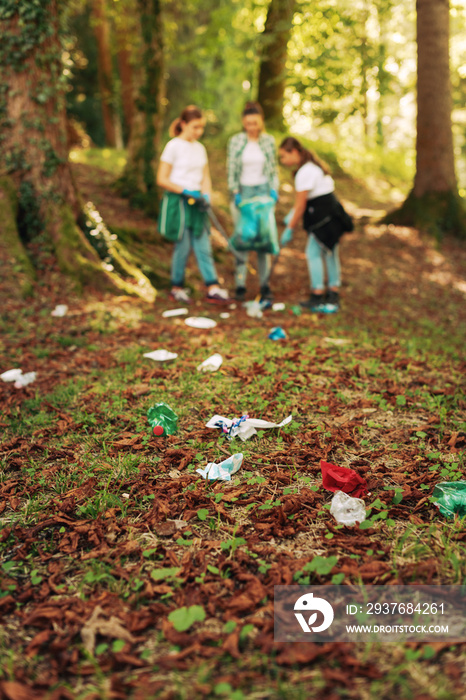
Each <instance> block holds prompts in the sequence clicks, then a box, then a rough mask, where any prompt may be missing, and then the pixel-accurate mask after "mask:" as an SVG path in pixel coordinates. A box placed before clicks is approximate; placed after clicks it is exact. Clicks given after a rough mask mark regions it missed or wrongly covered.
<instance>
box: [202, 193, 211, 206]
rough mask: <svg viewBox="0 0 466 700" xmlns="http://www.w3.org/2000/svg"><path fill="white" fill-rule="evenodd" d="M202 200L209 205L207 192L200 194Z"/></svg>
mask: <svg viewBox="0 0 466 700" xmlns="http://www.w3.org/2000/svg"><path fill="white" fill-rule="evenodd" d="M202 199H205V201H206V202H207V204H210V194H207V192H203V193H202Z"/></svg>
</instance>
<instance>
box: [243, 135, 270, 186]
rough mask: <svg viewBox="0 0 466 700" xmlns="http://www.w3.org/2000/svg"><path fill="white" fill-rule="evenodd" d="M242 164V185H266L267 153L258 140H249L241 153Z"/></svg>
mask: <svg viewBox="0 0 466 700" xmlns="http://www.w3.org/2000/svg"><path fill="white" fill-rule="evenodd" d="M241 164H242V168H241V177H240V179H239V182H240V185H249V186H251V185H265V183H266V182H267V176H266V175H264V165H265V155H264V153H263V152H262V149H261V147H260V146H259V144H258V143H257V141H248V143H247V144H246V146H245V148H244V151H243V152H242V154H241Z"/></svg>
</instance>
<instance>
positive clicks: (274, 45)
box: [257, 0, 296, 129]
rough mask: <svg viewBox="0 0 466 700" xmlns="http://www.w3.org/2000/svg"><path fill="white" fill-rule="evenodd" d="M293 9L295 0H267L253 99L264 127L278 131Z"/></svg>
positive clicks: (281, 116)
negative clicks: (260, 110) (258, 105)
mask: <svg viewBox="0 0 466 700" xmlns="http://www.w3.org/2000/svg"><path fill="white" fill-rule="evenodd" d="M295 6H296V2H295V0H270V5H269V9H268V11H267V19H266V21H265V27H264V31H263V35H262V48H261V62H260V70H259V86H258V91H257V99H258V101H259V103H260V104H261V105H262V108H263V110H264V116H265V120H266V122H267V123H268V125H269V126H271V127H275V128H278V129H280V128H282V127H283V99H284V94H285V85H286V59H287V54H288V41H289V39H290V36H291V26H292V20H293V14H294V10H295Z"/></svg>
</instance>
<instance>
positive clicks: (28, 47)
mask: <svg viewBox="0 0 466 700" xmlns="http://www.w3.org/2000/svg"><path fill="white" fill-rule="evenodd" d="M50 4H51V3H50V0H42V2H37V0H21V2H17V1H16V0H3V2H2V5H1V6H0V22H5V23H6V22H8V21H9V22H11V21H12V20H13V19H14V18H15V17H17V21H18V27H19V28H20V31H19V32H17V31H16V30H14V29H13V30H11V29H6V28H5V25H3V27H2V40H1V42H0V65H3V66H9V67H10V68H12V69H13V70H14V71H17V72H21V71H23V70H26V69H27V63H26V60H27V58H28V57H29V56H30V55H31V54H33V53H34V52H35V51H36V49H37V47H39V46H41V45H42V44H44V43H45V42H46V41H47V40H48V39H49V38H50V37H51V36H52V34H53V31H54V28H53V24H52V23H51V22H50Z"/></svg>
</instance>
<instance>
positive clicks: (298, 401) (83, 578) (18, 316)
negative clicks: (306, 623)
mask: <svg viewBox="0 0 466 700" xmlns="http://www.w3.org/2000/svg"><path fill="white" fill-rule="evenodd" d="M212 160H213V168H212V169H213V174H214V177H213V181H214V187H215V195H214V206H215V208H216V211H217V213H218V215H219V217H220V219H221V220H222V223H223V224H224V225H225V226H226V227H227V229H230V220H229V215H228V207H227V199H226V191H225V182H224V173H223V155H222V154H219V157H218V158H214V159H212V158H211V161H212ZM73 167H74V170H75V175H76V179H77V182H78V184H79V187H80V189H81V191H82V192H83V194H84V196H85V198H86V199H89V200H92V201H93V203H94V204H95V205H96V206H97V208H98V209H99V211H100V212H101V214H102V215H103V217H104V219H105V221H106V222H107V224H108V225H109V227H110V229H111V230H112V231H114V232H117V233H118V235H119V236H120V238H121V239H122V240H123V241H124V242H125V243H126V244H127V245H128V247H129V249H130V250H131V252H132V253H133V254H134V255H135V256H136V258H137V259H139V260H141V261H143V262H144V264H145V265H146V267H147V268H148V269H152V271H153V272H154V271H155V272H156V276H157V279H158V282H159V283H158V288H159V293H158V296H157V299H156V302H155V304H153V305H149V304H148V303H146V302H143V301H141V300H138V299H135V298H132V297H128V296H124V297H123V296H121V297H114V296H113V297H112V296H103V295H97V294H88V295H86V296H84V297H82V296H81V297H79V296H77V295H76V294H74V293H73V292H72V291H71V290H70V289H68V288H67V287H66V285H63V284H62V282H61V281H60V278H59V276H58V274H57V272H56V270H54V268H53V266H50V267H49V269H47V270H46V271H45V272H43V274H42V276H41V279H40V282H38V283H37V285H36V287H35V294H34V296H33V297H32V298H31V299H28V300H27V302H24V301H22V302H20V301H18V300H17V299H15V298H14V297H13V296H9V294H8V290H6V289H4V288H3V289H2V290H1V291H2V294H3V298H4V303H3V304H2V310H1V317H0V319H1V338H0V370H1V372H3V371H5V370H8V369H11V368H13V367H21V368H22V369H23V372H29V371H35V372H37V378H36V381H35V382H34V383H32V384H29V385H28V386H27V387H25V388H22V389H16V388H14V386H13V385H12V384H10V383H4V382H0V401H1V406H2V413H1V417H0V426H1V428H2V431H3V435H2V442H1V445H0V527H1V529H0V567H1V572H2V574H1V579H0V616H1V623H2V624H1V627H0V656H1V659H2V663H1V664H0V698H1V699H2V700H3V699H5V700H30V699H32V700H61V699H63V700H65V699H66V700H69V699H75V698H79V699H80V700H85V699H86V700H94V699H96V698H101V699H113V698H115V699H118V700H119V699H122V700H123V699H126V698H135V699H137V700H149V699H150V698H162V699H164V700H170V699H175V698H180V699H186V700H190V699H191V698H228V699H230V698H232V699H233V700H241V699H242V698H254V699H255V700H262V699H264V700H265V699H269V698H270V699H275V698H276V699H278V698H286V699H288V698H289V699H296V700H298V699H302V700H304V699H307V698H326V699H327V700H337V699H338V698H363V699H365V698H367V699H369V698H373V697H378V698H382V699H387V700H389V699H392V698H394V697H397V698H413V699H415V700H428V699H430V698H432V699H434V698H435V699H437V700H438V699H439V698H442V699H444V700H447V699H452V700H453V699H456V698H462V697H464V688H465V687H466V644H465V643H462V644H454V643H452V642H448V641H447V642H445V641H442V642H429V643H428V644H426V643H423V642H421V641H419V642H407V643H401V642H400V643H396V644H383V643H380V642H353V643H342V642H328V643H284V642H278V641H274V620H273V600H274V586H275V585H285V584H300V583H301V584H308V583H311V584H338V585H342V584H348V585H349V584H360V583H364V584H379V585H394V584H423V585H428V584H429V585H447V584H460V583H464V580H465V576H466V559H465V557H464V547H465V542H466V532H465V529H464V521H461V520H459V519H451V520H448V519H446V518H445V517H443V516H442V515H441V514H440V513H439V512H438V510H437V508H436V507H435V506H434V504H433V502H432V498H431V497H432V491H433V487H434V485H435V484H437V483H439V482H441V481H455V480H458V479H461V478H462V479H464V478H465V476H464V474H465V461H464V448H465V446H466V410H465V409H466V402H465V397H464V376H465V368H466V364H465V361H464V346H465V328H466V304H465V296H466V275H465V269H466V265H465V263H466V247H465V246H464V245H461V244H460V243H458V242H457V241H454V240H450V239H448V240H445V241H443V242H442V244H441V245H437V244H436V242H435V241H433V240H432V239H431V238H429V237H428V236H426V235H425V234H423V233H422V232H419V231H416V230H413V229H408V228H401V227H394V226H386V225H379V224H378V223H377V220H378V219H379V218H380V217H381V215H382V214H383V213H384V211H385V210H386V209H387V207H390V206H391V205H392V204H393V202H391V201H389V199H388V196H387V188H382V186H381V183H377V182H376V181H374V182H372V183H371V184H370V187H368V185H367V183H366V184H364V183H361V182H355V181H354V180H351V179H350V178H348V177H343V178H338V181H337V192H338V193H339V194H340V196H341V197H342V199H343V201H344V202H345V204H346V205H347V207H348V209H349V210H350V211H351V213H352V214H353V215H354V216H355V218H356V221H357V228H356V231H355V232H354V233H353V234H351V235H347V236H345V237H344V238H343V240H342V244H341V258H342V269H343V275H344V283H343V290H342V308H341V311H340V312H339V313H338V314H335V315H332V316H321V315H319V316H318V315H312V314H309V313H302V314H298V313H297V311H298V307H297V306H296V305H297V304H298V302H299V300H300V299H303V298H305V297H306V296H307V294H308V277H307V270H306V265H305V258H304V254H303V249H304V242H305V235H304V233H303V232H301V233H299V234H298V235H297V236H296V240H295V241H294V243H293V245H292V246H290V247H289V248H287V249H285V250H284V251H283V253H282V255H281V257H280V260H279V263H278V264H277V266H276V268H275V271H274V276H273V280H272V287H273V291H274V293H275V300H276V301H282V302H284V303H285V305H286V307H285V310H284V311H277V312H274V311H271V310H270V311H267V312H265V313H264V316H263V318H262V319H252V318H249V317H248V316H247V315H246V312H245V309H244V308H243V307H242V306H241V305H237V306H236V308H234V309H229V310H228V313H229V314H230V316H229V318H226V319H225V318H221V317H220V313H221V312H224V311H225V309H222V308H219V307H215V308H212V307H209V306H208V305H206V304H205V303H204V301H203V291H202V289H201V282H200V278H199V274H198V272H197V269H196V266H195V263H194V262H193V261H191V263H190V265H189V268H188V278H187V283H188V285H189V286H191V287H192V290H193V298H194V304H193V306H192V307H191V311H192V314H191V315H193V316H199V315H203V316H204V315H205V316H208V317H210V318H213V319H214V320H215V321H217V325H216V327H215V328H213V329H211V330H199V329H195V328H190V327H188V326H187V325H185V323H184V319H183V317H180V318H163V317H162V312H163V311H164V310H165V309H167V308H172V306H173V305H172V304H171V303H170V302H169V301H168V289H169V264H170V254H171V248H170V246H169V245H168V244H166V243H164V242H163V241H161V239H160V237H159V236H158V234H157V233H156V231H155V224H154V222H153V221H151V220H149V219H146V218H145V217H144V216H143V215H142V214H141V213H140V212H138V211H135V210H131V209H130V208H129V207H128V205H127V203H126V202H125V201H124V200H122V199H120V198H118V197H117V196H116V195H115V192H114V190H113V188H112V182H113V180H114V177H115V174H114V173H110V172H107V171H104V170H101V169H98V168H95V167H90V166H88V165H83V164H79V163H78V164H75V165H74V166H73ZM281 195H282V196H281V201H280V208H279V213H280V215H282V214H283V213H285V212H286V211H287V210H288V209H289V207H290V205H291V199H292V191H291V187H290V185H284V186H283V189H282V193H281ZM214 246H215V257H216V260H217V266H218V270H219V273H220V274H221V276H222V283H223V284H225V285H226V286H227V287H228V288H229V289H230V290H233V261H232V259H231V255H230V254H229V253H228V251H227V250H225V248H224V247H223V245H222V242H221V239H219V237H218V236H216V235H214ZM154 277H155V275H153V278H154ZM250 279H251V284H250V290H249V292H250V294H249V296H250V298H254V296H255V294H256V291H257V282H256V277H254V276H253V275H251V278H250ZM60 303H66V304H67V305H68V307H69V311H68V314H67V315H66V316H65V317H62V318H56V317H52V316H51V311H52V309H53V308H54V306H55V305H56V304H60ZM274 326H281V327H282V328H283V329H284V330H285V332H286V334H287V338H286V340H281V341H278V342H273V341H271V340H268V339H267V336H268V333H269V331H270V329H271V328H272V327H274ZM158 348H165V349H167V350H170V351H174V352H176V353H178V358H177V359H176V360H175V361H173V362H172V363H168V364H161V363H156V362H154V361H152V360H150V359H147V358H144V357H143V353H145V352H148V351H151V350H155V349H158ZM214 352H219V353H221V354H222V356H223V358H224V362H223V365H222V367H221V369H220V370H219V371H218V372H215V373H213V374H201V373H199V372H197V371H196V368H197V366H198V365H199V363H200V362H202V361H203V360H204V359H206V358H207V357H208V356H209V355H211V354H213V353H214ZM159 401H166V402H167V403H168V404H169V405H170V406H171V407H172V408H173V409H174V410H175V411H176V413H177V414H178V416H179V429H178V432H177V433H176V434H175V435H172V436H169V437H163V438H155V437H153V436H152V434H151V432H150V428H149V426H148V423H147V417H146V413H147V409H148V408H149V407H150V406H152V405H153V404H155V403H157V402H159ZM245 413H248V414H249V416H251V417H254V418H265V419H268V420H271V421H275V422H279V421H281V420H282V419H284V418H285V417H286V416H288V415H290V414H292V415H293V420H292V422H291V423H290V424H289V425H287V426H286V427H284V428H281V429H280V430H267V431H260V432H259V434H258V435H257V436H255V437H253V438H252V439H250V440H248V441H246V442H241V441H239V440H238V439H235V440H233V441H231V442H229V441H228V440H227V439H226V437H225V436H223V435H221V433H220V432H219V431H217V430H214V429H208V428H206V427H205V424H206V423H207V421H208V420H209V419H210V418H211V417H212V416H213V415H214V414H220V415H224V416H227V417H230V418H233V417H235V416H236V417H238V416H241V415H243V414H245ZM237 452H242V453H243V456H244V459H243V464H242V467H241V469H240V471H239V472H238V473H237V474H235V475H234V476H233V478H232V480H231V482H213V483H212V482H206V481H205V480H204V479H203V478H202V477H200V476H199V475H198V474H197V473H196V469H198V468H205V467H206V465H207V463H208V462H220V461H222V460H223V459H225V458H226V457H227V456H228V455H230V454H234V453H237ZM322 459H323V460H326V461H327V462H332V463H334V464H337V465H339V466H345V467H351V468H353V469H354V470H355V471H356V472H357V473H358V474H359V475H360V476H362V477H364V478H365V479H366V481H367V484H368V489H369V493H368V494H367V495H366V496H365V499H364V500H365V503H366V509H367V510H366V520H365V521H364V523H362V524H361V525H360V526H354V527H344V526H341V525H338V524H337V522H336V521H335V519H334V518H333V516H332V515H331V514H330V513H329V505H330V501H331V498H332V495H333V494H332V493H331V492H330V491H327V490H325V489H324V488H323V487H322V477H321V471H320V461H321V460H322ZM173 613H174V614H173Z"/></svg>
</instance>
